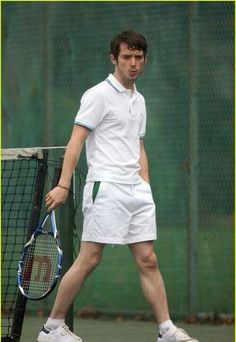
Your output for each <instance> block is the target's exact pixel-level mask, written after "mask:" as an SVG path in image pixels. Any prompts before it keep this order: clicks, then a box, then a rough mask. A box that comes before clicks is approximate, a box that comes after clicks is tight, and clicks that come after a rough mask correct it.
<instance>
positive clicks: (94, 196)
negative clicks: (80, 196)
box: [92, 182, 101, 203]
mask: <svg viewBox="0 0 236 342" xmlns="http://www.w3.org/2000/svg"><path fill="white" fill-rule="evenodd" d="M100 184H101V182H94V184H93V195H92V198H93V203H94V202H95V199H96V197H97V194H98V190H99V187H100Z"/></svg>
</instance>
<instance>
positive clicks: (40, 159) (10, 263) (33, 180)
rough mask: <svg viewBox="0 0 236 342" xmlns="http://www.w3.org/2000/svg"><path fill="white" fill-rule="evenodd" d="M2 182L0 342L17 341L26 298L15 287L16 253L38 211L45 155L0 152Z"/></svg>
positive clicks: (34, 151)
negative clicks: (0, 323) (0, 325)
mask: <svg viewBox="0 0 236 342" xmlns="http://www.w3.org/2000/svg"><path fill="white" fill-rule="evenodd" d="M1 161H2V168H1V182H2V214H1V215H2V217H1V219H2V245H1V248H2V296H1V298H2V302H1V305H2V330H1V332H2V335H1V336H2V341H15V342H17V341H19V340H20V335H21V329H22V324H23V319H24V312H25V306H26V299H25V298H24V297H23V296H22V295H21V293H20V292H19V290H18V287H17V281H16V269H17V263H18V260H19V256H20V253H21V251H22V248H23V246H24V244H25V243H26V241H27V238H28V237H29V235H30V234H31V231H32V229H33V228H34V226H35V223H36V222H37V221H38V219H39V216H40V210H41V203H42V196H43V188H44V181H45V175H46V169H47V154H46V153H45V152H44V153H43V152H42V150H40V149H37V148H32V149H3V150H2V153H1Z"/></svg>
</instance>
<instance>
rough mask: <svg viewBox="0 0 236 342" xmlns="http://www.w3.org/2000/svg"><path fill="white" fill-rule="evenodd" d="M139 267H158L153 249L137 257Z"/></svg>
mask: <svg viewBox="0 0 236 342" xmlns="http://www.w3.org/2000/svg"><path fill="white" fill-rule="evenodd" d="M137 264H138V267H139V269H140V270H141V271H142V270H152V269H156V268H157V267H158V263H157V256H156V254H155V252H154V251H151V252H147V253H145V254H143V255H142V256H140V257H139V258H138V259H137Z"/></svg>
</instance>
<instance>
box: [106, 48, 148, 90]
mask: <svg viewBox="0 0 236 342" xmlns="http://www.w3.org/2000/svg"><path fill="white" fill-rule="evenodd" d="M111 61H112V63H113V65H114V66H115V73H114V76H115V77H116V78H117V79H118V81H120V83H121V84H123V85H124V86H125V87H130V86H132V85H133V83H134V81H135V80H136V79H137V78H138V77H139V75H140V74H141V72H142V71H143V68H144V65H145V63H146V58H144V54H143V51H142V50H130V49H129V48H128V45H127V44H125V43H121V44H120V52H119V55H118V60H116V59H115V58H114V56H113V55H111Z"/></svg>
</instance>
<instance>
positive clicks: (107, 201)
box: [82, 180, 156, 245]
mask: <svg viewBox="0 0 236 342" xmlns="http://www.w3.org/2000/svg"><path fill="white" fill-rule="evenodd" d="M82 210H83V214H84V223H83V233H82V241H93V242H98V243H105V244H122V245H124V244H130V243H135V242H141V241H149V240H155V239H156V208H155V204H154V201H153V197H152V191H151V187H150V185H149V184H148V183H147V182H145V181H143V180H142V181H141V182H140V183H138V184H133V185H130V184H117V183H111V182H87V183H86V185H85V187H84V196H83V206H82Z"/></svg>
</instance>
